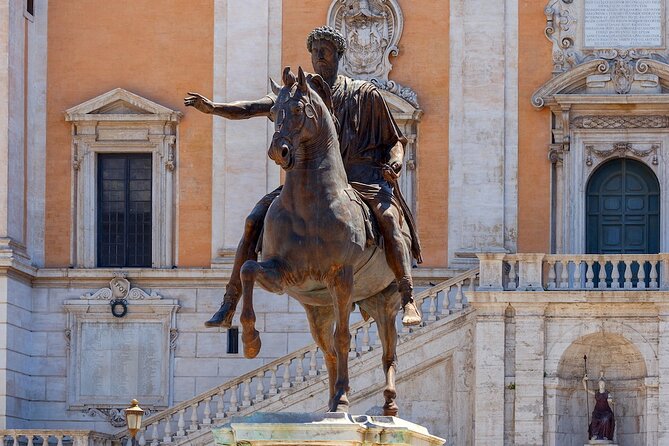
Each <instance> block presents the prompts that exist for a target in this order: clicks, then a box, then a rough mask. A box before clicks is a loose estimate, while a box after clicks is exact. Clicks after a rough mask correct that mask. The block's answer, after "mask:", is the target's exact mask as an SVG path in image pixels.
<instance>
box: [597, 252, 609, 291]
mask: <svg viewBox="0 0 669 446" xmlns="http://www.w3.org/2000/svg"><path fill="white" fill-rule="evenodd" d="M598 262H599V271H597V279H598V280H599V283H597V288H606V263H607V262H606V260H604V258H602V257H600V258H599V261H598Z"/></svg>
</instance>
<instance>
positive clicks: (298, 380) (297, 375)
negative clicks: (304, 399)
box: [295, 353, 304, 383]
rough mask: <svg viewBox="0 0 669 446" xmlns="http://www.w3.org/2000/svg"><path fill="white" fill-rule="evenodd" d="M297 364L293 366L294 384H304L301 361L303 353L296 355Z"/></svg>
mask: <svg viewBox="0 0 669 446" xmlns="http://www.w3.org/2000/svg"><path fill="white" fill-rule="evenodd" d="M296 359H297V363H296V364H295V382H296V383H301V382H304V366H303V365H302V361H303V360H304V353H300V354H299V355H297V358H296Z"/></svg>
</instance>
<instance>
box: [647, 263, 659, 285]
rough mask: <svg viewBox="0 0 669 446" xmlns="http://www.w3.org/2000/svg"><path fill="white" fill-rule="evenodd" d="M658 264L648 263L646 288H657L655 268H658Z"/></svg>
mask: <svg viewBox="0 0 669 446" xmlns="http://www.w3.org/2000/svg"><path fill="white" fill-rule="evenodd" d="M659 265H660V262H659V261H657V262H652V261H651V262H650V283H649V284H648V288H653V289H655V288H658V285H657V269H656V266H659Z"/></svg>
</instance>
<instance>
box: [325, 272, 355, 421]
mask: <svg viewBox="0 0 669 446" xmlns="http://www.w3.org/2000/svg"><path fill="white" fill-rule="evenodd" d="M328 289H329V290H330V295H331V296H332V301H333V306H334V312H335V323H336V325H335V331H334V346H335V351H336V353H337V381H336V382H335V388H334V391H335V394H334V398H333V400H332V405H331V406H330V411H332V412H348V397H347V396H346V392H348V390H349V388H348V381H349V379H348V350H349V347H350V342H351V332H350V329H349V319H350V316H351V310H352V308H351V306H352V299H353V297H352V295H353V268H352V267H351V266H342V267H340V268H339V269H338V270H336V271H335V272H334V273H333V274H332V276H331V278H330V280H329V283H328Z"/></svg>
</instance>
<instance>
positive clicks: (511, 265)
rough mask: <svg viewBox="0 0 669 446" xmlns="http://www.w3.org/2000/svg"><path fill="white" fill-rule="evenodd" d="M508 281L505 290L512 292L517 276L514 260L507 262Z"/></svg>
mask: <svg viewBox="0 0 669 446" xmlns="http://www.w3.org/2000/svg"><path fill="white" fill-rule="evenodd" d="M508 263H509V281H508V282H507V284H506V289H507V290H509V291H514V290H515V289H516V278H517V277H518V275H517V274H516V261H515V260H513V259H512V260H509V261H508Z"/></svg>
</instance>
